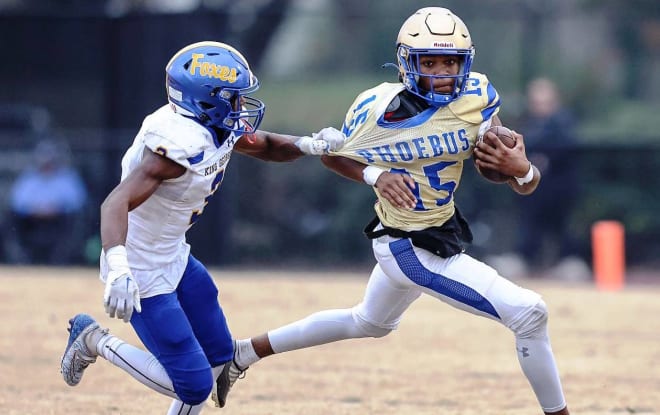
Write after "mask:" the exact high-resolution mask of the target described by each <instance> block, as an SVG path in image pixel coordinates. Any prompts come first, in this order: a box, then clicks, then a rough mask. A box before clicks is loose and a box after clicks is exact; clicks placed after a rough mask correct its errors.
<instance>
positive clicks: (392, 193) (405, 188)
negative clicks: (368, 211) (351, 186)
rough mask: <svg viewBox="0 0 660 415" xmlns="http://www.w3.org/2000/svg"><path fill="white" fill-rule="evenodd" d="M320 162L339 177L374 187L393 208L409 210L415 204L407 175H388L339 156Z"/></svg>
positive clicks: (325, 158)
mask: <svg viewBox="0 0 660 415" xmlns="http://www.w3.org/2000/svg"><path fill="white" fill-rule="evenodd" d="M321 161H322V162H323V165H324V166H325V167H327V168H328V169H330V170H332V171H334V172H335V173H337V174H339V175H340V176H344V177H346V178H348V179H351V180H353V181H356V182H359V183H366V184H368V185H371V186H374V187H376V188H377V189H378V193H380V195H381V196H382V197H384V198H385V199H387V201H388V202H390V203H391V204H392V205H394V206H397V207H399V208H402V209H411V208H414V207H415V204H416V203H417V202H416V199H415V196H414V195H413V193H412V191H411V190H410V189H411V188H414V187H415V182H414V180H413V179H412V178H411V177H410V176H408V175H405V174H395V173H390V172H387V171H385V170H382V169H379V168H377V167H374V166H366V165H364V164H362V163H360V162H357V161H355V160H352V159H349V158H346V157H341V156H321Z"/></svg>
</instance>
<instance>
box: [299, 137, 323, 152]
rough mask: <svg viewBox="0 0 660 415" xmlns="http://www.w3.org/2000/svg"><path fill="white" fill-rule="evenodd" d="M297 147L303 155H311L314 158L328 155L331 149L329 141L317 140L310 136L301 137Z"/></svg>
mask: <svg viewBox="0 0 660 415" xmlns="http://www.w3.org/2000/svg"><path fill="white" fill-rule="evenodd" d="M295 145H297V146H298V148H299V149H300V151H302V152H303V153H305V154H311V155H314V156H318V155H321V154H326V153H327V152H328V148H329V147H330V146H329V145H328V142H327V141H325V140H315V139H313V138H312V137H308V136H304V137H300V138H299V139H298V141H296V142H295Z"/></svg>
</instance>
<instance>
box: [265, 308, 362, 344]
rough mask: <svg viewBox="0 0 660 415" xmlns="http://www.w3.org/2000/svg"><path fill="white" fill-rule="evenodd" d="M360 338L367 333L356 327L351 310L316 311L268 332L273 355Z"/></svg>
mask: <svg viewBox="0 0 660 415" xmlns="http://www.w3.org/2000/svg"><path fill="white" fill-rule="evenodd" d="M360 337H368V334H367V333H366V332H365V331H363V330H362V329H361V328H360V327H359V326H358V325H357V323H356V322H355V320H354V319H353V314H352V310H351V309H350V308H345V309H338V310H325V311H319V312H317V313H314V314H311V315H309V316H307V317H305V318H304V319H302V320H298V321H296V322H293V323H291V324H288V325H286V326H284V327H280V328H277V329H275V330H271V331H269V332H268V338H269V339H270V344H271V346H272V348H273V351H274V352H275V353H283V352H288V351H291V350H298V349H304V348H306V347H312V346H318V345H320V344H326V343H331V342H336V341H339V340H345V339H355V338H360Z"/></svg>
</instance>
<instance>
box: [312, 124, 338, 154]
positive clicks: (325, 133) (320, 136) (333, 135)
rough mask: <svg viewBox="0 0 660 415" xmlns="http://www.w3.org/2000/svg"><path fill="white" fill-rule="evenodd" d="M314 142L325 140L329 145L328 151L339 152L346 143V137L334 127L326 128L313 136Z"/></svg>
mask: <svg viewBox="0 0 660 415" xmlns="http://www.w3.org/2000/svg"><path fill="white" fill-rule="evenodd" d="M312 138H313V139H314V140H323V141H325V142H327V143H328V151H335V150H339V149H340V148H341V147H342V146H343V145H344V141H346V136H345V135H344V133H342V132H341V131H339V130H337V129H336V128H333V127H326V128H324V129H322V130H321V131H319V132H318V133H314V134H312Z"/></svg>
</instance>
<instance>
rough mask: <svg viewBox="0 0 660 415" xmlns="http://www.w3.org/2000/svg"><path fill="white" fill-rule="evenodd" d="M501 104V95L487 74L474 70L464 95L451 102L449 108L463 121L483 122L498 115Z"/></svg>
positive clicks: (467, 82)
mask: <svg viewBox="0 0 660 415" xmlns="http://www.w3.org/2000/svg"><path fill="white" fill-rule="evenodd" d="M500 105H501V101H500V95H499V94H498V93H497V90H496V89H495V87H493V85H492V84H491V83H490V82H489V81H488V78H487V77H486V75H484V74H480V73H478V72H472V73H470V77H469V78H468V79H467V81H466V86H465V92H464V93H463V96H461V98H460V99H458V100H456V101H454V102H452V103H451V104H449V109H450V110H451V111H452V113H454V115H455V116H456V117H457V118H460V119H461V120H463V121H467V122H469V123H471V124H481V123H483V122H485V121H488V120H490V119H492V118H493V117H494V116H495V115H497V113H498V112H499V110H500Z"/></svg>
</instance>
